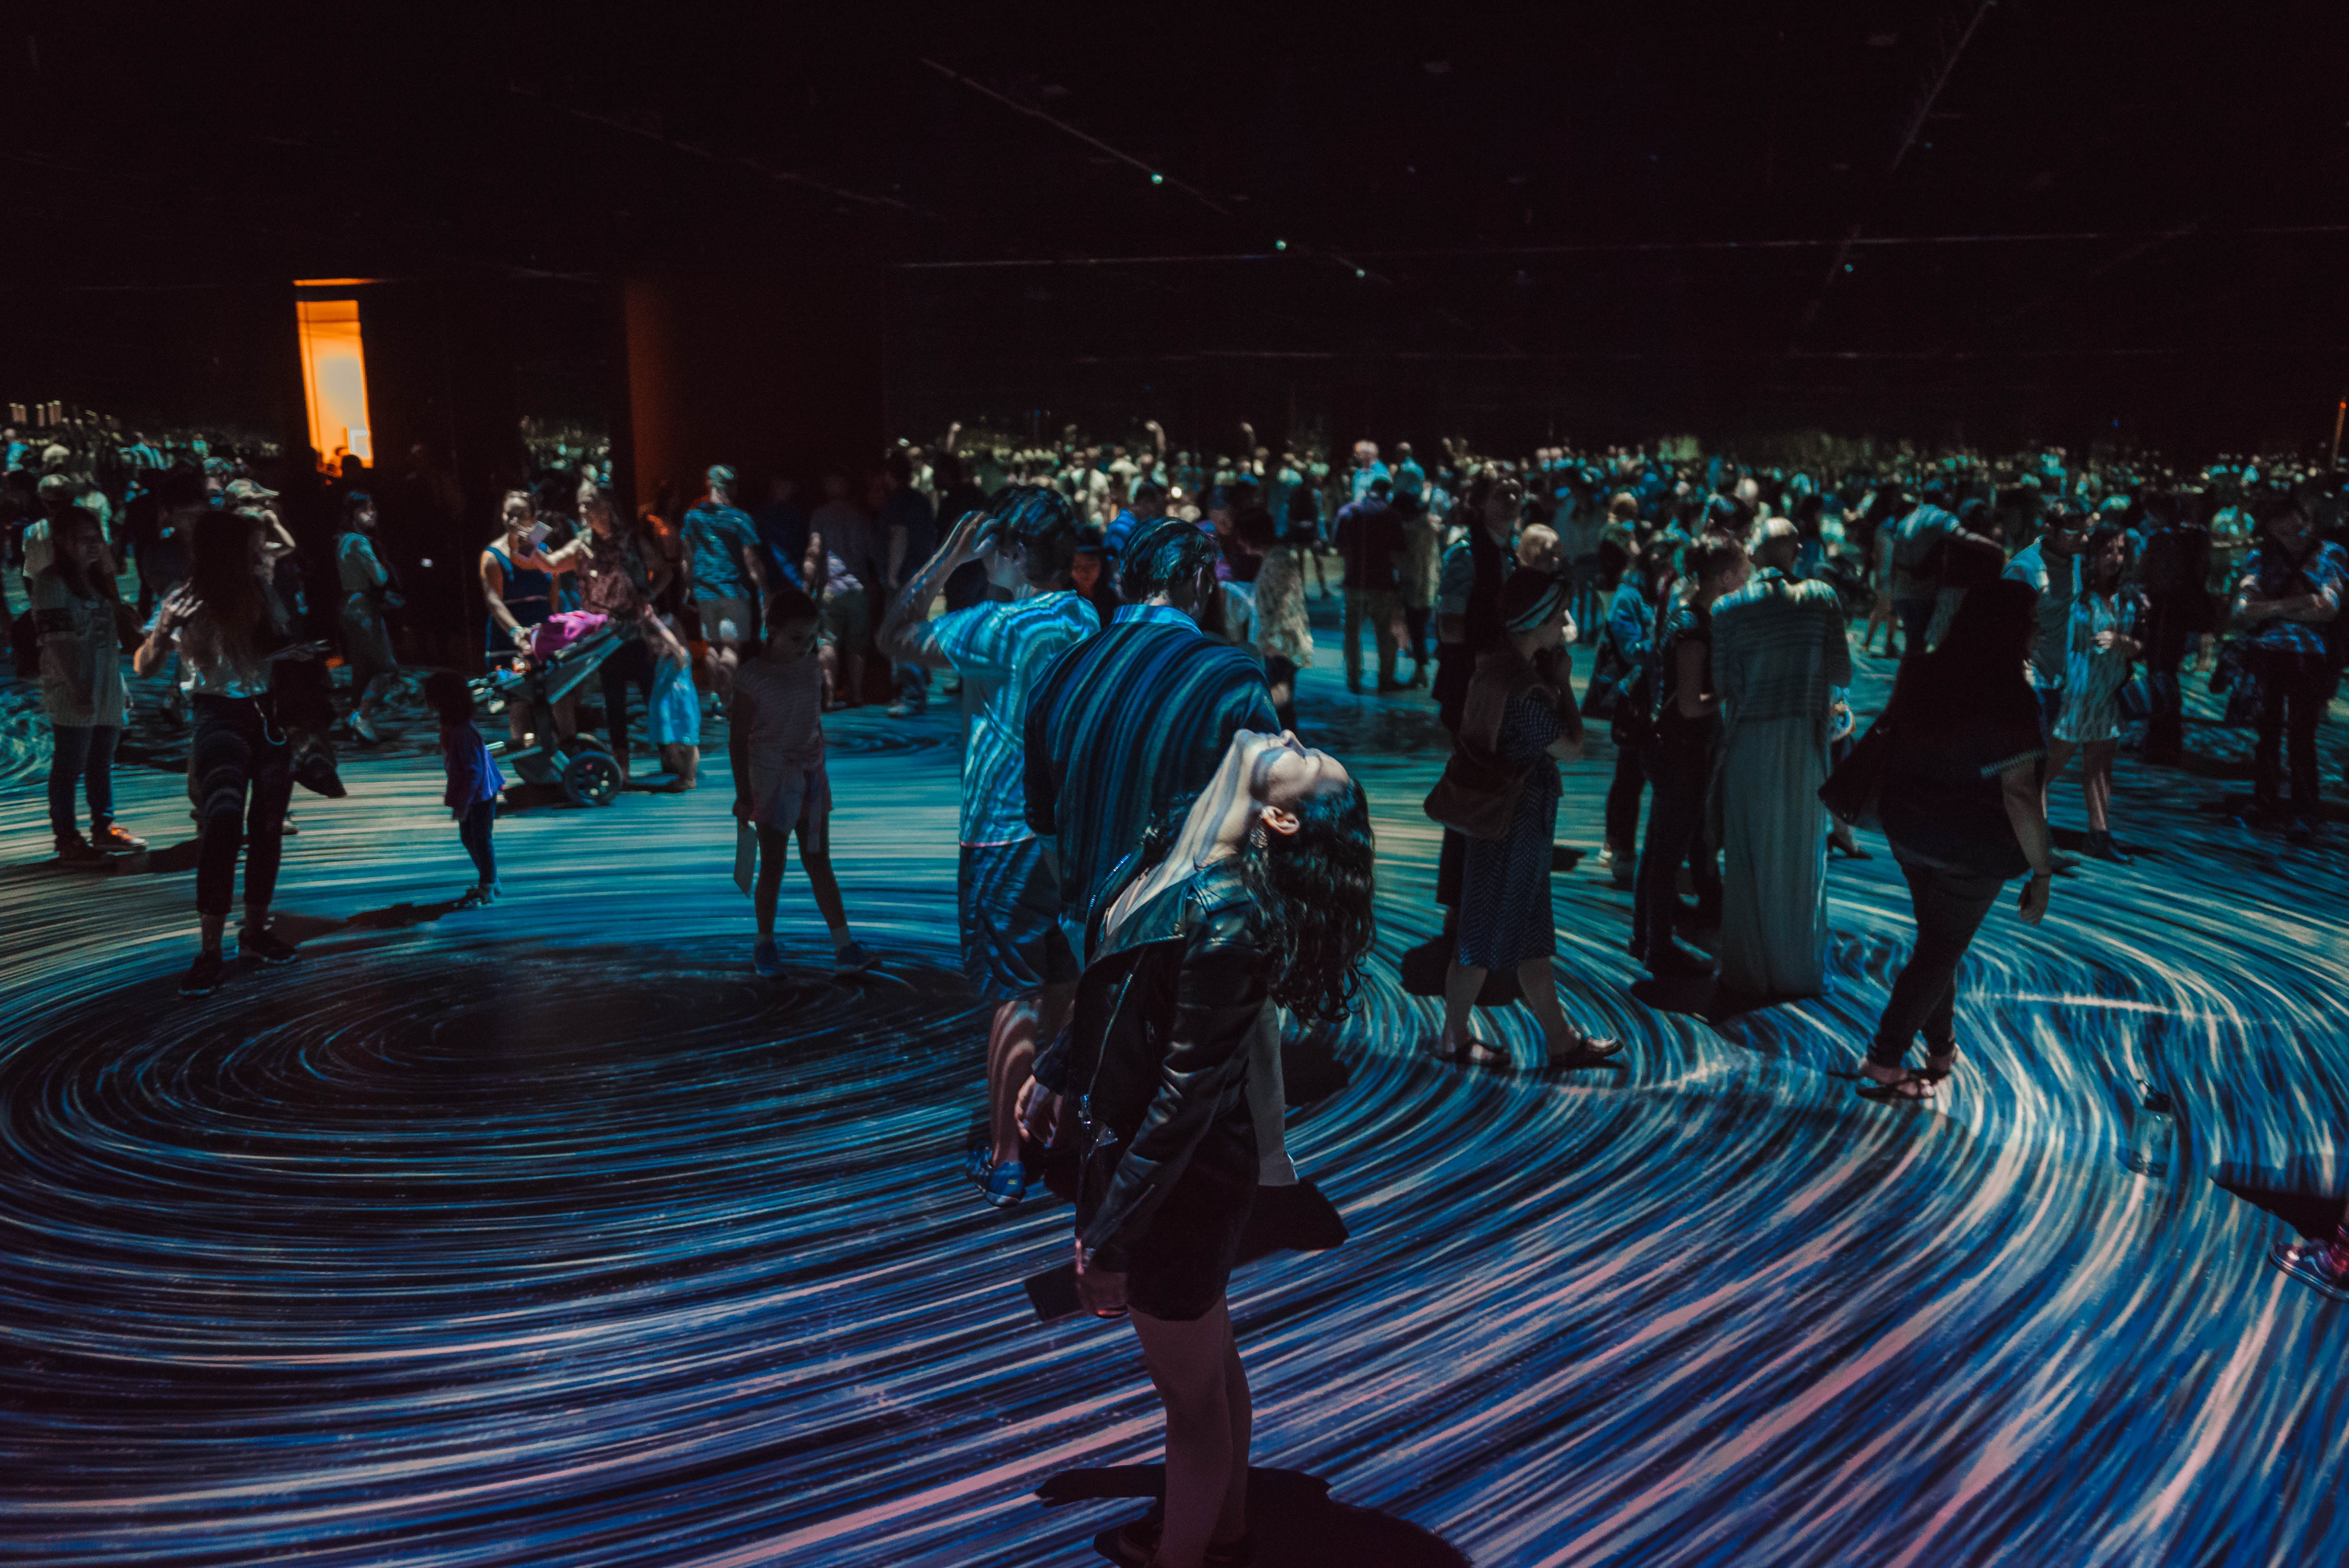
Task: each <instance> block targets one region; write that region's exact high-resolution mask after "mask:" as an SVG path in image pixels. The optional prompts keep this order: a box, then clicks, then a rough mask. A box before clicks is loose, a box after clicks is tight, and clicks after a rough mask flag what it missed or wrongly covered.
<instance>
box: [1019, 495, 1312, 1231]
mask: <svg viewBox="0 0 2349 1568" xmlns="http://www.w3.org/2000/svg"><path fill="white" fill-rule="evenodd" d="M1219 556H1220V552H1219V551H1218V550H1217V549H1216V541H1215V540H1214V539H1213V538H1212V537H1211V536H1209V535H1206V534H1205V533H1202V532H1201V531H1200V530H1199V529H1198V528H1197V527H1195V525H1193V524H1189V523H1183V522H1174V523H1167V524H1161V525H1160V526H1159V527H1158V528H1157V529H1156V530H1154V532H1152V533H1149V534H1146V535H1143V537H1142V538H1141V539H1139V540H1137V541H1135V543H1134V545H1133V548H1132V549H1130V550H1129V551H1128V552H1127V555H1126V566H1125V571H1124V574H1123V576H1122V578H1121V579H1120V582H1119V585H1118V586H1119V587H1120V588H1121V589H1122V590H1123V594H1124V596H1125V597H1126V599H1127V600H1128V601H1129V602H1128V604H1127V605H1126V607H1125V608H1124V609H1123V610H1122V611H1120V612H1119V615H1118V620H1117V624H1116V625H1114V626H1112V627H1111V628H1109V629H1108V630H1106V631H1102V632H1100V633H1097V634H1095V635H1094V636H1092V637H1089V638H1087V639H1085V640H1084V641H1082V642H1080V643H1078V644H1077V645H1076V646H1075V647H1073V648H1071V649H1069V650H1068V651H1067V652H1065V653H1063V654H1061V656H1060V657H1059V658H1058V659H1054V660H1053V661H1052V664H1051V667H1050V669H1048V670H1045V671H1044V673H1043V675H1042V676H1041V678H1040V679H1039V680H1037V682H1036V685H1035V688H1034V690H1033V691H1031V692H1030V696H1029V701H1028V714H1027V748H1026V749H1027V757H1026V775H1027V807H1028V825H1029V826H1030V827H1032V828H1034V829H1035V830H1036V831H1037V832H1039V833H1048V834H1051V835H1052V836H1054V837H1055V839H1056V840H1057V841H1058V846H1059V851H1060V855H1059V858H1060V866H1061V893H1062V897H1063V898H1065V899H1066V900H1067V906H1066V907H1067V908H1068V909H1070V910H1071V911H1072V912H1077V913H1081V914H1082V915H1083V916H1084V917H1085V922H1086V923H1085V948H1086V956H1087V957H1088V958H1090V957H1091V956H1092V947H1093V942H1094V936H1095V928H1094V920H1093V916H1094V914H1095V912H1096V909H1097V908H1098V907H1099V906H1100V905H1102V903H1103V902H1104V901H1105V899H1106V898H1107V897H1108V896H1109V895H1110V894H1112V893H1114V892H1115V890H1116V889H1115V888H1114V886H1112V880H1111V879H1112V876H1113V875H1114V873H1115V872H1116V871H1117V869H1118V867H1119V866H1120V865H1121V864H1122V863H1123V861H1124V860H1125V858H1126V857H1128V856H1129V855H1131V854H1133V852H1134V851H1135V850H1136V849H1138V848H1140V847H1141V846H1142V840H1143V835H1144V834H1146V833H1147V832H1148V831H1149V829H1150V826H1151V825H1152V824H1153V823H1154V822H1157V821H1159V820H1160V819H1162V818H1164V816H1166V815H1168V814H1169V813H1170V812H1171V811H1173V810H1174V808H1175V806H1176V805H1177V804H1178V803H1182V802H1187V801H1188V800H1190V799H1191V798H1192V797H1193V796H1195V795H1196V794H1198V793H1199V791H1201V790H1202V789H1205V788H1206V785H1207V782H1208V780H1210V779H1211V778H1213V777H1214V776H1215V774H1216V768H1217V767H1218V766H1219V765H1220V764H1221V763H1222V762H1223V758H1224V753H1225V752H1226V751H1227V750H1229V749H1230V746H1231V743H1232V737H1233V736H1234V735H1236V734H1237V733H1238V732H1240V731H1242V730H1257V731H1263V732H1273V733H1277V732H1279V730H1280V721H1279V719H1278V717H1277V716H1276V715H1275V714H1274V712H1273V710H1272V695H1271V693H1270V691H1268V689H1267V688H1266V686H1265V680H1264V668H1263V666H1261V665H1259V664H1257V661H1256V660H1255V659H1251V658H1249V657H1248V656H1247V654H1246V653H1244V652H1242V651H1241V650H1240V649H1237V648H1236V647H1234V646H1233V645H1232V644H1231V643H1229V642H1226V640H1224V639H1223V638H1222V637H1221V636H1220V635H1217V632H1218V630H1219V628H1220V625H1221V620H1222V618H1221V615H1220V614H1219V612H1218V605H1217V593H1218V587H1217V584H1216V561H1217V559H1218V558H1219ZM1266 1014H1267V1016H1266V1017H1265V1019H1264V1020H1263V1021H1261V1022H1260V1023H1259V1025H1258V1030H1257V1039H1256V1041H1255V1043H1254V1044H1253V1045H1252V1046H1251V1052H1252V1062H1253V1064H1254V1065H1252V1066H1251V1069H1250V1077H1249V1085H1248V1095H1249V1103H1250V1106H1251V1107H1252V1108H1253V1109H1254V1110H1255V1112H1256V1114H1257V1148H1258V1152H1259V1155H1260V1157H1261V1158H1262V1164H1263V1173H1264V1174H1263V1179H1264V1180H1265V1181H1266V1182H1267V1183H1268V1185H1284V1184H1286V1183H1288V1182H1293V1181H1295V1180H1296V1179H1297V1177H1296V1171H1295V1168H1294V1167H1293V1166H1291V1165H1290V1163H1289V1160H1288V1153H1287V1150H1286V1147H1284V1145H1283V1143H1282V1139H1281V1116H1280V1107H1281V1106H1282V1103H1283V1101H1282V1095H1281V1087H1280V1031H1279V1026H1278V1018H1277V1016H1275V1014H1274V1010H1273V1009H1271V1008H1270V1007H1269V1006H1268V1007H1267V1009H1266ZM1074 1075H1075V1064H1073V1063H1071V1061H1070V1060H1069V1059H1068V1057H1067V1056H1066V1055H1065V1054H1062V1053H1061V1052H1060V1051H1059V1050H1057V1049H1055V1050H1047V1051H1045V1052H1043V1053H1042V1054H1040V1055H1039V1056H1038V1057H1037V1058H1036V1067H1035V1080H1034V1082H1035V1088H1036V1092H1035V1093H1034V1094H1033V1096H1030V1095H1028V1094H1026V1093H1024V1092H1023V1094H1022V1096H1021V1099H1022V1106H1021V1119H1022V1120H1023V1121H1024V1122H1025V1123H1026V1124H1027V1125H1028V1126H1029V1127H1040V1126H1046V1125H1050V1124H1051V1123H1053V1122H1054V1121H1056V1120H1057V1119H1058V1117H1059V1115H1060V1111H1061V1105H1062V1103H1063V1102H1064V1101H1066V1100H1067V1099H1068V1097H1069V1096H1072V1095H1082V1094H1083V1093H1085V1092H1086V1090H1087V1089H1088V1088H1089V1086H1090V1085H1088V1084H1084V1083H1078V1082H1074V1081H1072V1080H1073V1078H1074Z"/></svg>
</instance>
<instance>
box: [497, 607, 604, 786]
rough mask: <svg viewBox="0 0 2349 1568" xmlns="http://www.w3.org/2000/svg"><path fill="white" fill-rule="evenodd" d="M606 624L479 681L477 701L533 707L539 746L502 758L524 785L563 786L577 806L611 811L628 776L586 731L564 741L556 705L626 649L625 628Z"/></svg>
mask: <svg viewBox="0 0 2349 1568" xmlns="http://www.w3.org/2000/svg"><path fill="white" fill-rule="evenodd" d="M592 619H593V620H594V621H595V622H598V623H600V624H598V625H595V626H594V627H593V628H590V629H588V630H586V631H585V632H583V633H582V634H581V635H580V636H579V637H578V638H576V639H574V640H572V641H570V642H566V643H564V645H563V646H562V647H560V648H557V649H554V651H553V652H551V653H543V654H542V653H533V654H531V655H529V656H528V657H527V658H525V659H522V660H521V661H520V663H521V666H522V667H521V668H520V669H516V668H515V667H514V664H513V663H511V662H510V663H507V664H502V665H500V666H499V667H498V668H497V669H495V670H491V671H490V672H489V673H488V674H487V675H484V676H482V677H481V678H480V679H479V680H475V681H474V682H473V683H472V685H473V700H474V701H475V702H476V703H478V704H480V705H481V707H482V708H483V709H484V710H485V711H489V712H492V713H497V712H502V711H504V710H505V709H506V708H507V707H508V705H510V704H512V703H515V702H526V703H528V704H529V705H530V706H529V713H530V723H529V725H528V726H527V727H528V729H529V731H530V734H531V738H532V739H533V741H535V742H537V743H536V744H535V745H532V746H527V747H524V748H523V749H522V750H520V751H509V752H506V753H504V754H503V756H502V759H501V760H502V761H503V762H504V763H506V764H507V765H508V766H509V767H511V768H512V769H513V771H514V772H515V773H517V774H521V775H522V777H523V781H524V782H526V783H529V784H557V785H560V786H561V787H562V790H563V793H564V794H565V795H567V796H569V797H570V800H571V804H572V805H611V804H612V803H613V802H614V801H616V800H617V799H619V798H620V788H621V784H622V783H623V782H624V777H625V775H624V774H622V773H621V771H620V764H619V762H618V760H617V759H616V758H615V757H614V756H613V755H612V753H611V750H610V748H609V747H607V746H605V744H604V742H602V741H600V740H597V739H596V738H595V736H593V735H591V734H588V733H586V732H585V731H582V732H580V733H578V734H576V735H574V736H572V737H571V739H570V740H568V741H564V739H563V738H562V737H561V735H559V734H558V733H557V732H556V731H555V727H554V704H555V703H557V702H559V701H562V700H563V699H564V698H565V697H567V696H569V695H570V694H571V693H572V692H574V691H577V690H578V689H579V687H580V686H581V685H582V684H583V683H584V682H585V680H587V678H588V677H589V676H591V675H593V674H595V671H596V670H597V669H599V668H600V667H601V666H602V665H603V662H604V660H605V659H609V658H610V657H611V656H612V654H613V651H614V650H615V649H617V648H618V647H619V646H620V628H618V627H617V626H615V625H614V624H613V623H612V622H611V621H609V620H607V619H605V618H604V617H602V616H595V617H592Z"/></svg>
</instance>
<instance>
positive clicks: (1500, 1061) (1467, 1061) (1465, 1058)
mask: <svg viewBox="0 0 2349 1568" xmlns="http://www.w3.org/2000/svg"><path fill="white" fill-rule="evenodd" d="M1427 1054H1429V1055H1431V1056H1433V1057H1434V1058H1435V1059H1436V1060H1437V1061H1439V1062H1444V1063H1448V1064H1451V1065H1453V1066H1454V1067H1506V1066H1510V1065H1512V1064H1513V1063H1512V1059H1511V1057H1510V1055H1509V1054H1508V1053H1507V1052H1506V1051H1504V1050H1502V1049H1500V1048H1499V1047H1498V1046H1496V1045H1492V1044H1487V1043H1486V1042H1485V1041H1482V1040H1469V1041H1467V1042H1465V1043H1464V1044H1460V1045H1458V1046H1455V1047H1454V1048H1452V1049H1450V1050H1446V1049H1445V1048H1444V1036H1442V1035H1441V1034H1439V1035H1437V1036H1436V1037H1435V1039H1434V1040H1433V1042H1431V1043H1430V1044H1429V1045H1428V1048H1427Z"/></svg>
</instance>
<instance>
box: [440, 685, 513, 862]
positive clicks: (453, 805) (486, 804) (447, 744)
mask: <svg viewBox="0 0 2349 1568" xmlns="http://www.w3.org/2000/svg"><path fill="white" fill-rule="evenodd" d="M424 701H426V702H428V703H429V704H430V705H431V708H432V711H434V712H435V713H438V714H439V715H440V761H441V763H442V765H444V766H445V767H447V769H448V770H449V793H448V794H446V795H445V796H444V797H443V798H444V799H445V800H446V801H447V802H448V804H449V811H450V815H452V816H454V817H455V818H456V819H457V836H458V837H459V838H460V839H462V840H463V841H464V844H465V853H466V854H468V855H470V856H471V857H473V869H474V870H475V871H477V872H478V873H480V876H481V880H480V881H478V882H477V883H475V884H474V885H473V886H472V887H471V888H467V889H466V891H465V895H464V897H462V898H459V899H458V900H457V907H458V908H459V909H479V908H480V907H481V905H483V904H486V903H488V902H490V901H491V900H492V898H496V897H497V896H498V894H499V892H500V891H501V889H500V888H499V887H498V854H497V850H496V848H495V847H494V846H492V844H491V842H490V830H491V829H492V828H493V827H494V826H497V820H498V791H500V790H502V789H503V788H505V786H506V781H505V775H504V774H501V773H500V772H498V764H497V763H496V762H495V761H494V760H492V758H491V756H490V748H489V747H488V746H487V745H485V744H484V743H483V742H482V741H481V731H480V730H478V729H476V728H474V726H473V689H472V687H471V685H469V684H468V683H467V682H466V680H465V678H464V677H463V676H461V675H459V674H457V673H456V672H455V671H453V670H434V671H433V672H432V673H431V674H430V675H428V676H426V677H425V678H424Z"/></svg>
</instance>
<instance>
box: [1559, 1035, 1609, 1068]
mask: <svg viewBox="0 0 2349 1568" xmlns="http://www.w3.org/2000/svg"><path fill="white" fill-rule="evenodd" d="M1622 1049H1623V1042H1622V1041H1620V1040H1602V1039H1599V1037H1598V1036H1596V1035H1591V1034H1577V1035H1576V1036H1575V1037H1574V1043H1573V1044H1570V1045H1568V1047H1567V1048H1566V1049H1565V1050H1563V1051H1550V1052H1547V1053H1546V1054H1545V1057H1544V1059H1545V1060H1546V1061H1547V1064H1549V1065H1550V1066H1553V1067H1595V1066H1597V1065H1599V1064H1600V1063H1602V1062H1604V1061H1606V1060H1608V1059H1609V1057H1611V1056H1613V1055H1614V1054H1616V1053H1617V1052H1619V1051H1620V1050H1622Z"/></svg>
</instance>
